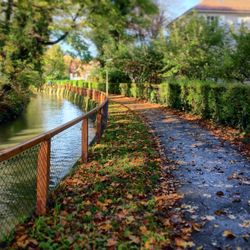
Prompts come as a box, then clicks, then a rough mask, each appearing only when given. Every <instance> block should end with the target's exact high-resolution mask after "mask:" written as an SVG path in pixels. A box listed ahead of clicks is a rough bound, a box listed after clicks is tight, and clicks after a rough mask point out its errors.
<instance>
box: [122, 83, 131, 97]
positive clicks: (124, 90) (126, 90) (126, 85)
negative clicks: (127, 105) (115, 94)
mask: <svg viewBox="0 0 250 250" xmlns="http://www.w3.org/2000/svg"><path fill="white" fill-rule="evenodd" d="M129 89H130V84H129V83H120V84H119V90H120V94H121V95H124V96H129V93H130V91H129Z"/></svg>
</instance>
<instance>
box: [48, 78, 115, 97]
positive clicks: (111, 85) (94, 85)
mask: <svg viewBox="0 0 250 250" xmlns="http://www.w3.org/2000/svg"><path fill="white" fill-rule="evenodd" d="M50 83H51V84H59V85H65V84H70V85H72V86H76V87H82V88H89V89H97V90H100V91H105V90H106V83H99V82H87V81H84V80H54V81H50ZM109 93H111V94H120V89H119V84H118V83H109Z"/></svg>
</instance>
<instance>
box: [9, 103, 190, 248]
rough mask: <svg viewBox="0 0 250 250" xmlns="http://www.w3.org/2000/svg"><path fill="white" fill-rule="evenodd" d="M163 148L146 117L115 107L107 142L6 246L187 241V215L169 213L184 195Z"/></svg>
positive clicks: (118, 245) (152, 245)
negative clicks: (178, 189) (179, 192)
mask: <svg viewBox="0 0 250 250" xmlns="http://www.w3.org/2000/svg"><path fill="white" fill-rule="evenodd" d="M157 151H158V150H157V148H156V143H155V141H154V140H153V137H152V135H151V134H150V133H149V132H148V129H147V127H145V125H143V123H142V122H141V120H140V119H139V118H138V117H137V116H136V115H134V114H133V113H132V112H130V111H128V109H127V108H125V107H123V106H121V105H118V104H111V105H110V119H109V126H108V128H107V130H106V132H105V134H104V136H103V138H102V141H101V144H99V145H95V146H93V147H92V148H91V155H90V162H89V163H88V164H83V165H79V166H78V167H77V168H76V169H75V171H74V173H72V175H71V176H69V177H68V178H67V179H66V180H65V181H63V182H62V183H61V185H60V186H59V188H58V189H57V190H56V192H55V193H54V194H53V195H52V204H51V206H50V210H49V213H48V215H47V216H43V217H38V218H34V219H32V220H31V221H29V222H28V223H26V224H24V225H21V226H19V227H18V228H17V232H16V234H15V235H14V239H13V241H12V242H11V243H10V244H9V245H8V247H9V248H12V249H18V248H25V249H29V248H30V249H32V247H33V248H39V249H162V248H165V247H167V246H170V245H171V246H173V244H174V243H173V242H175V243H176V244H177V245H178V246H185V245H186V244H189V243H187V242H186V240H187V237H188V236H187V235H188V233H187V232H190V231H189V228H186V229H185V237H184V238H180V235H181V234H183V233H181V232H183V231H180V230H183V228H182V229H181V228H180V227H179V226H180V225H181V224H182V222H181V221H182V220H181V217H180V216H179V215H177V214H173V213H172V212H171V210H172V207H173V206H174V204H175V203H176V202H177V201H178V200H179V199H180V197H179V196H178V195H177V194H176V193H175V192H174V190H173V188H170V186H171V187H172V186H173V183H172V181H171V178H170V177H169V176H167V174H166V169H165V168H166V167H165V166H163V164H162V161H161V159H160V158H159V154H158V152H157ZM171 216H174V218H177V217H176V216H178V225H179V226H177V225H175V227H174V226H173V225H172V221H173V223H175V222H176V219H173V220H171ZM183 225H184V224H183ZM173 228H175V229H173ZM176 235H179V236H178V238H175V236H176ZM9 240H10V239H9Z"/></svg>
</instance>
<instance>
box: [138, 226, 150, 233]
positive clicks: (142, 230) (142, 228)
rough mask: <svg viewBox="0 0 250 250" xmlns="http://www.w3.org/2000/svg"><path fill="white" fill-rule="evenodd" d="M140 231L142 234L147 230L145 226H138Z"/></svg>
mask: <svg viewBox="0 0 250 250" xmlns="http://www.w3.org/2000/svg"><path fill="white" fill-rule="evenodd" d="M140 231H141V232H142V233H143V234H146V233H147V232H148V230H147V228H146V227H145V226H141V227H140Z"/></svg>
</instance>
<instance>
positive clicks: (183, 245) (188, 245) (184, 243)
mask: <svg viewBox="0 0 250 250" xmlns="http://www.w3.org/2000/svg"><path fill="white" fill-rule="evenodd" d="M175 245H176V246H177V247H180V248H184V249H186V248H191V247H193V246H194V243H193V242H192V241H186V240H183V239H182V238H176V239H175Z"/></svg>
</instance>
